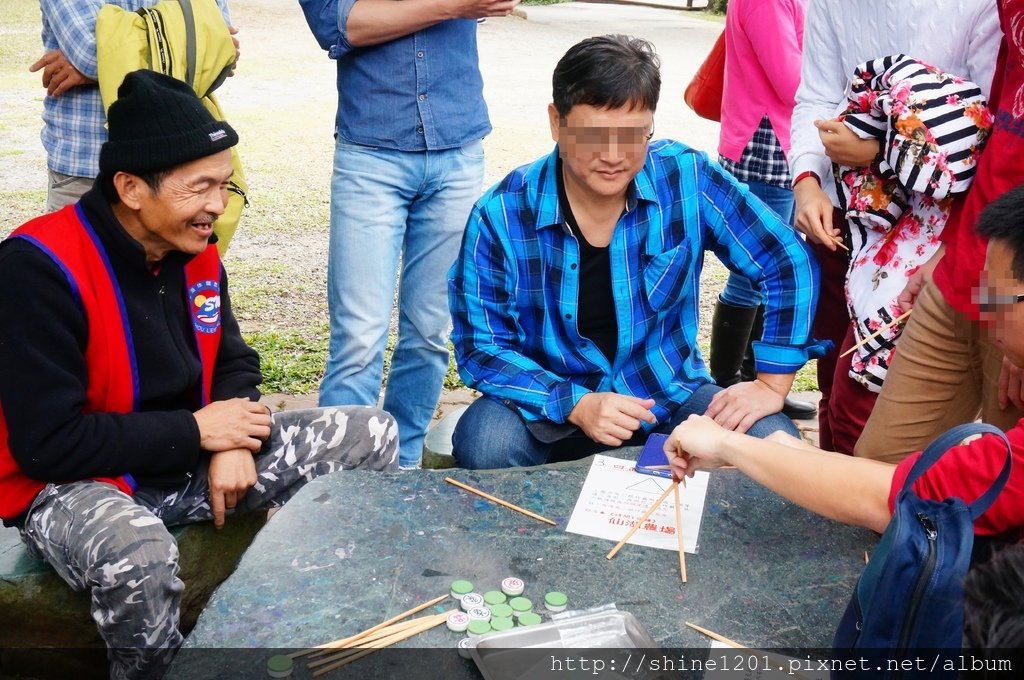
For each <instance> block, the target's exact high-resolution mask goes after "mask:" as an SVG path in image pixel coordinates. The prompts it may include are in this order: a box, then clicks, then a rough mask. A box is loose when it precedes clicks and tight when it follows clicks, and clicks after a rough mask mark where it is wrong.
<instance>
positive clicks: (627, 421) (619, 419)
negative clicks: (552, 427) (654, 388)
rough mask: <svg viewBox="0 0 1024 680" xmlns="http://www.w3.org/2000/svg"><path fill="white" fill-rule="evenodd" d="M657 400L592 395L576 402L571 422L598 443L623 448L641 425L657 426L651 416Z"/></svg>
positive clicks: (617, 395)
mask: <svg viewBox="0 0 1024 680" xmlns="http://www.w3.org/2000/svg"><path fill="white" fill-rule="evenodd" d="M653 406H654V400H653V399H640V398H638V397H631V396H628V395H625V394H616V393H614V392H591V393H590V394H586V395H584V396H583V398H582V399H580V400H579V401H578V402H576V407H575V408H573V410H572V412H571V413H570V414H569V422H570V423H572V424H573V425H576V426H577V427H579V428H580V429H581V430H583V434H585V435H587V436H588V437H590V438H591V439H593V440H594V441H595V442H597V443H598V444H604V445H605V446H622V442H624V441H626V440H627V439H629V438H630V437H632V436H633V433H634V432H636V431H637V430H639V429H640V422H641V421H643V422H645V423H652V424H653V423H656V422H657V421H658V419H657V418H655V417H654V414H653V413H651V407H653Z"/></svg>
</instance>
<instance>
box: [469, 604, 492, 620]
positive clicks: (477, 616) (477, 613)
mask: <svg viewBox="0 0 1024 680" xmlns="http://www.w3.org/2000/svg"><path fill="white" fill-rule="evenodd" d="M466 614H467V615H468V616H469V620H470V621H490V620H491V610H490V609H488V608H487V607H473V608H472V609H470V610H469V611H468V612H466Z"/></svg>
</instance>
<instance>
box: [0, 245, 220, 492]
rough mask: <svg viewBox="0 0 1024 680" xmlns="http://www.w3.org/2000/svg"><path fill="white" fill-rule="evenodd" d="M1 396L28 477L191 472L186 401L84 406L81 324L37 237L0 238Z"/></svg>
mask: <svg viewBox="0 0 1024 680" xmlns="http://www.w3.org/2000/svg"><path fill="white" fill-rule="evenodd" d="M0 319H3V322H2V323H0V406H2V408H3V417H4V419H5V421H6V424H7V429H8V446H9V447H10V450H11V455H12V456H13V457H14V460H15V461H16V462H17V463H18V465H19V466H20V467H21V469H22V471H23V472H24V473H25V474H26V475H28V476H29V477H31V478H33V479H37V480H39V481H43V482H58V481H68V480H76V479H84V478H88V477H100V476H117V475H121V474H126V473H130V474H134V475H144V476H153V475H163V474H169V473H183V472H191V471H192V470H194V469H195V467H196V466H197V464H198V461H199V456H200V449H199V428H198V426H197V425H196V422H195V418H193V416H192V413H191V412H189V411H188V410H175V411H150V412H142V413H126V414H115V413H90V414H83V413H82V408H83V405H84V404H85V394H86V386H87V373H86V367H85V359H84V351H85V347H86V342H87V339H88V327H87V323H86V319H85V316H84V314H83V310H82V308H81V306H80V304H79V303H78V302H77V301H76V300H75V298H74V297H73V296H72V293H71V287H70V285H69V283H68V280H67V278H66V277H65V275H64V274H63V272H62V271H61V270H60V269H59V268H58V267H57V265H56V264H55V263H54V262H53V261H52V260H51V259H50V258H49V257H48V256H47V255H45V254H44V253H42V252H41V251H40V250H38V249H37V248H36V247H35V246H34V245H32V244H30V243H28V242H27V241H24V240H22V239H12V240H9V241H7V242H5V243H4V244H3V246H2V247H0Z"/></svg>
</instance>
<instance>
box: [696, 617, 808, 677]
mask: <svg viewBox="0 0 1024 680" xmlns="http://www.w3.org/2000/svg"><path fill="white" fill-rule="evenodd" d="M684 623H686V625H687V626H689V627H690V628H693V629H694V630H695V631H697V632H698V633H702V634H704V635H707V636H708V637H709V638H711V639H712V640H718V641H719V642H721V643H722V644H725V645H729V646H730V647H732V648H734V649H750V647H747V646H745V645H741V644H740V643H738V642H736V641H735V640H730V639H729V638H727V637H725V636H724V635H719V634H718V633H716V632H714V631H710V630H708V629H707V628H701V627H700V626H698V625H697V624H695V623H690V622H689V621H685V622H684ZM762 651H765V652H766V654H767V656H769V657H771V658H774V659H779V660H782V659H785V658H786V657H784V656H782V655H780V654H775V653H774V652H767V651H766V650H762ZM791 674H792V675H793V677H794V678H800V680H809V678H808V677H807V676H806V675H802V674H800V673H798V672H796V671H791Z"/></svg>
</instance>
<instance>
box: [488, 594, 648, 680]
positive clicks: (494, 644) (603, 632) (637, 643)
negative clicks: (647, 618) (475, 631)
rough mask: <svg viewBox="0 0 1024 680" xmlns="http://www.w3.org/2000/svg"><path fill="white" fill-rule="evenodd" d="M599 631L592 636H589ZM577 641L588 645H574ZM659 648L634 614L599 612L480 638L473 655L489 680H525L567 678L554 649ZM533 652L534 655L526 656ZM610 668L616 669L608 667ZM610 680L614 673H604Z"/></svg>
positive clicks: (615, 611)
mask: <svg viewBox="0 0 1024 680" xmlns="http://www.w3.org/2000/svg"><path fill="white" fill-rule="evenodd" d="M589 631H594V633H595V635H594V636H593V637H590V636H588V632H589ZM574 641H577V642H582V643H583V644H574ZM572 648H585V649H599V648H605V649H620V650H621V649H636V648H648V649H652V648H653V649H657V648H658V645H657V643H655V642H654V640H652V639H651V636H650V635H649V634H648V633H647V631H646V630H645V629H644V627H643V626H642V625H641V624H640V622H639V621H638V620H637V618H636V617H635V616H633V615H632V614H630V613H629V612H623V611H618V610H611V611H600V612H596V613H593V614H583V615H580V616H574V617H571V618H563V619H556V620H553V621H549V622H547V623H542V624H538V625H536V626H529V627H525V628H514V629H512V630H509V631H505V632H501V633H490V634H488V635H485V636H483V637H481V638H479V639H477V640H476V644H475V645H474V646H473V647H472V648H471V649H470V654H471V655H472V657H473V660H474V661H475V662H476V665H477V668H479V669H480V672H481V674H483V676H484V680H525V679H526V678H530V679H540V678H546V677H548V675H549V674H550V677H552V678H556V677H562V678H564V677H565V676H564V673H560V672H556V671H554V670H553V669H552V663H551V661H550V659H551V654H549V653H548V651H549V650H557V649H572ZM524 649H534V650H536V651H534V652H524V651H523V650H524ZM605 668H606V669H609V670H610V669H611V667H609V665H607V664H606V666H605ZM602 677H606V678H611V677H615V676H614V675H607V676H606V675H602Z"/></svg>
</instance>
